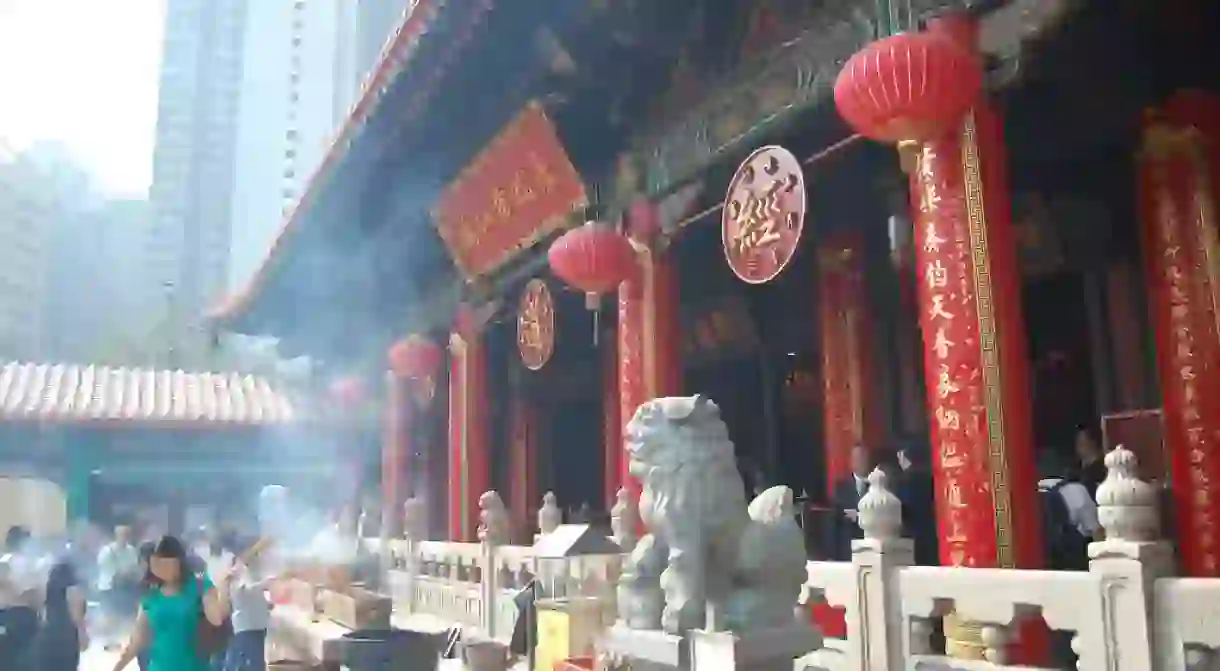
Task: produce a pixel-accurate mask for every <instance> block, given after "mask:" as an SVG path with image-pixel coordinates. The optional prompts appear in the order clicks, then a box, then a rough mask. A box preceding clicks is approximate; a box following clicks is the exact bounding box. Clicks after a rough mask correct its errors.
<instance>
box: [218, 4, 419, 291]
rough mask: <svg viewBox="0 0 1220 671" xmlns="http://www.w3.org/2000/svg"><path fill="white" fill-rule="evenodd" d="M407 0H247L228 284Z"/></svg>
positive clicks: (244, 276)
mask: <svg viewBox="0 0 1220 671" xmlns="http://www.w3.org/2000/svg"><path fill="white" fill-rule="evenodd" d="M413 5H414V2H413V1H412V0H292V1H291V2H266V3H257V2H251V3H250V5H249V10H248V12H249V13H248V15H247V23H246V48H245V68H244V74H243V77H242V84H241V114H240V124H239V132H238V137H239V140H238V146H239V150H238V156H237V167H236V176H237V179H236V185H235V192H234V198H233V214H232V221H233V229H232V250H231V257H230V266H229V279H230V284H231V285H232V286H234V287H241V286H242V285H243V284H245V282H247V281H248V280H249V278H250V276H251V275H252V274H253V273H254V272H255V270H257V269H258V267H259V265H261V263H262V262H263V259H264V258H265V256H266V254H267V251H268V249H269V248H270V246H271V244H272V242H273V240H274V238H275V235H276V234H277V233H278V231H279V229H280V227H281V225H282V222H283V218H284V216H286V215H287V214H288V213H289V212H291V210H292V207H293V205H295V203H296V201H297V199H298V198H299V197H300V195H301V191H302V190H303V189H304V188H305V186H306V184H307V182H308V180H309V178H310V177H311V176H312V174H313V172H314V170H316V169H317V166H318V164H319V163H321V161H322V158H323V157H324V156H325V153H326V151H327V150H328V149H329V146H330V141H331V139H332V138H333V137H334V134H335V133H336V132H337V131H338V130H339V128H340V127H341V125H342V124H343V123H344V121H345V120H346V118H347V114H348V111H349V109H350V108H351V105H352V104H353V103H354V102H355V101H356V98H357V96H358V95H359V94H360V90H361V85H362V83H363V81H364V78H365V76H366V75H367V73H368V72H369V71H370V70H371V69H372V68H373V67H375V66H376V64H377V63H378V61H379V57H380V54H381V51H382V48H383V47H384V46H385V44H386V41H387V40H388V39H389V38H390V37H391V36H392V35H393V33H394V31H395V29H396V28H397V27H398V26H399V24H400V23H401V22H402V21H403V19H404V12H406V11H407V10H408V8H410V7H411V6H413Z"/></svg>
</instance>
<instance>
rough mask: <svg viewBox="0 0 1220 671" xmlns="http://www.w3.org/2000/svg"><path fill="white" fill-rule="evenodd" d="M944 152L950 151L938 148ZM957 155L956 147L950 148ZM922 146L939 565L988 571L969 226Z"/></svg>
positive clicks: (918, 194)
mask: <svg viewBox="0 0 1220 671" xmlns="http://www.w3.org/2000/svg"><path fill="white" fill-rule="evenodd" d="M941 144H942V145H956V142H944V143H941ZM953 148H956V147H953ZM940 149H941V147H940V146H939V145H934V144H929V145H926V146H925V147H924V149H923V151H922V153H921V154H920V155H919V161H918V164H917V170H916V171H915V174H914V175H913V176H912V182H913V189H912V193H913V194H914V197H913V200H915V205H916V213H915V214H916V231H915V233H916V235H915V244H916V245H917V247H916V258H917V260H918V263H919V265H918V270H919V278H918V280H919V282H920V285H921V286H920V287H919V294H920V297H921V300H920V304H921V313H920V325H921V327H922V330H923V334H924V336H923V338H924V358H925V363H924V366H925V370H926V371H927V399H928V405H929V410H930V414H931V421H932V426H931V427H930V428H931V431H930V434H931V439H932V446H933V448H934V449H935V450H936V454H935V456H934V459H935V463H936V465H937V467H938V468H939V470H940V472H941V473H942V474H943V475H944V477H943V479H942V480H940V481H939V482H938V486H939V489H940V491H938V492H937V501H938V514H937V518H938V523H939V526H940V539H941V543H940V547H941V560H942V562H943V563H945V564H948V565H952V566H988V565H990V563H991V562H992V558H993V557H994V554H995V542H994V539H995V530H994V521H993V519H992V513H991V511H992V501H991V497H990V495H989V493H988V491H987V490H986V488H985V486H984V485H985V484H986V483H987V482H988V480H987V479H986V478H984V477H981V476H982V475H983V474H984V473H986V459H985V454H982V453H981V450H982V449H983V446H984V445H985V443H986V437H985V435H984V434H983V433H982V431H984V430H985V427H984V423H985V422H984V419H985V411H984V405H983V400H982V397H983V388H982V386H983V385H982V383H983V380H982V373H981V364H982V362H981V360H980V352H979V344H978V337H979V336H978V308H977V306H976V304H975V293H974V282H973V277H972V271H973V266H972V263H971V256H970V234H969V231H968V229H967V227H968V226H969V222H968V221H967V218H966V216H965V212H964V206H963V204H962V203H963V201H964V198H965V194H964V193H963V192H962V188H961V186H960V185H961V183H962V181H961V178H960V176H959V173H960V171H961V165H960V163H959V162H957V161H955V160H954V159H955V158H957V156H960V152H951V153H949V154H948V155H947V156H942V155H941V151H940Z"/></svg>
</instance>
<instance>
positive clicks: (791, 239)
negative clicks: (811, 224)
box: [721, 146, 806, 284]
mask: <svg viewBox="0 0 1220 671" xmlns="http://www.w3.org/2000/svg"><path fill="white" fill-rule="evenodd" d="M805 206H806V203H805V175H804V173H803V172H802V171H801V164H800V162H799V161H797V160H796V157H795V156H793V155H792V153H791V152H789V151H788V150H786V149H784V148H783V147H774V146H770V147H761V148H759V149H757V150H755V151H754V153H753V154H750V156H749V157H748V158H747V159H746V160H745V162H743V163H742V164H741V167H739V168H737V173H736V174H734V175H733V180H732V181H731V182H729V193H728V197H727V198H726V199H725V204H724V211H723V212H722V213H721V239H722V242H723V244H724V256H725V258H726V259H727V260H728V262H729V267H730V268H731V269H732V270H733V273H734V274H735V275H737V277H738V278H740V279H741V280H742V281H744V282H749V283H750V284H764V283H766V282H770V281H771V280H773V279H775V277H776V276H778V275H779V274H780V273H781V272H783V270H784V268H786V267H787V266H788V263H789V262H791V261H792V257H793V256H794V255H795V254H796V247H797V243H799V242H800V239H801V232H802V231H803V230H804V227H805Z"/></svg>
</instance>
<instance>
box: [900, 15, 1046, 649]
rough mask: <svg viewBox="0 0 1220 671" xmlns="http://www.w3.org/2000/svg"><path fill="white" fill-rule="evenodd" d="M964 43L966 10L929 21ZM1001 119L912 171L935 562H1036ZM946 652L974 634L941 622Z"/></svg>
mask: <svg viewBox="0 0 1220 671" xmlns="http://www.w3.org/2000/svg"><path fill="white" fill-rule="evenodd" d="M930 30H933V31H937V32H939V33H942V34H944V35H946V36H947V37H949V38H951V39H955V40H957V41H959V42H960V43H961V44H963V45H964V46H967V47H968V48H970V49H971V51H975V50H976V48H977V38H978V32H977V30H978V29H977V23H976V22H975V20H974V19H972V18H969V17H959V16H955V17H950V18H945V19H940V20H938V21H936V22H935V23H934V25H932V26H930ZM1002 130H1003V129H1002V124H1001V120H1000V118H999V116H998V115H997V114H996V112H995V111H993V110H992V109H991V107H990V105H989V104H988V102H987V101H986V100H980V101H979V102H978V104H977V105H976V106H975V108H974V109H973V111H972V112H971V113H969V114H968V115H967V117H966V119H965V120H964V122H963V123H962V124H961V127H960V128H959V129H958V130H956V131H954V132H952V133H949V134H948V135H946V136H945V137H943V138H940V139H938V140H935V141H932V142H928V143H926V144H925V145H924V146H923V148H922V151H921V153H920V156H919V161H918V166H917V168H916V172H915V174H914V175H912V179H911V205H912V209H913V211H914V212H913V214H914V216H913V219H914V221H915V240H914V242H915V247H916V260H917V264H918V266H917V270H918V272H919V280H920V281H919V289H918V294H919V295H918V300H919V307H920V325H921V328H922V333H923V343H924V371H925V377H926V386H927V411H928V422H929V429H930V430H929V433H930V437H931V442H932V446H933V448H934V451H935V454H934V455H933V466H934V469H935V479H936V489H937V491H936V512H937V521H938V525H939V530H940V555H941V563H942V564H948V565H953V566H969V567H980V568H983V567H986V568H1037V567H1039V566H1040V565H1041V563H1042V551H1041V545H1042V544H1041V538H1040V535H1039V534H1040V529H1039V526H1040V520H1039V517H1038V512H1037V511H1038V507H1037V506H1031V505H1028V502H1029V501H1032V500H1034V497H1035V495H1036V494H1035V493H1036V486H1037V485H1036V474H1035V469H1034V455H1033V446H1032V444H1031V442H1032V438H1031V433H1032V426H1031V416H1030V406H1029V396H1030V393H1029V391H1030V382H1029V375H1030V372H1029V361H1028V358H1027V353H1026V340H1025V324H1024V320H1023V315H1022V312H1021V310H1022V308H1021V296H1020V275H1019V270H1018V267H1017V259H1016V249H1015V241H1014V236H1013V225H1012V212H1011V209H1012V208H1011V204H1010V202H1009V193H1008V177H1007V174H1006V172H1007V165H1006V162H1007V156H1006V155H1005V154H1006V151H1005V147H1004V142H1003V134H1002ZM946 636H947V638H949V639H950V641H949V645H950V648H951V652H952V653H954V654H956V655H957V656H961V657H976V656H979V655H981V653H982V647H981V645H980V641H979V632H978V630H977V628H975V627H968V626H965V625H963V624H962V623H960V622H950V623H947V624H946Z"/></svg>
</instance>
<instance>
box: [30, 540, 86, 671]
mask: <svg viewBox="0 0 1220 671" xmlns="http://www.w3.org/2000/svg"><path fill="white" fill-rule="evenodd" d="M88 647H89V636H88V635H87V634H86V633H85V590H84V589H83V588H82V586H81V581H80V579H79V577H78V576H77V574H76V566H75V565H74V564H73V562H72V560H71V559H69V558H67V557H64V558H61V559H59V560H57V561H56V562H55V565H54V566H52V567H51V573H50V575H49V576H48V577H47V589H46V602H45V605H44V606H43V611H42V627H41V628H40V629H39V630H38V636H37V638H36V639H35V642H34V647H33V650H32V651H31V652H32V655H31V658H30V659H31V662H32V664H31V665H30V667H29V668H30V671H76V669H77V667H79V666H80V654H81V652H82V651H83V650H85V649H86V648H88Z"/></svg>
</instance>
